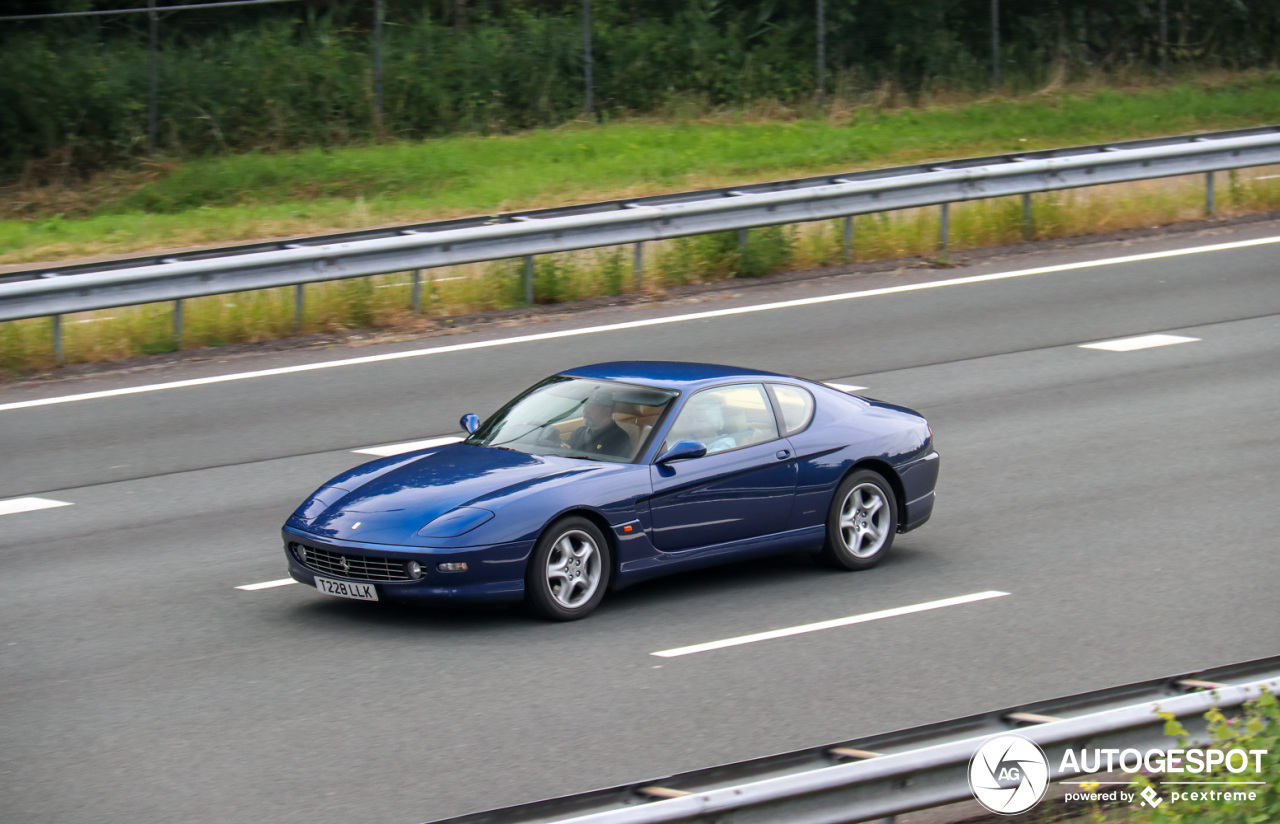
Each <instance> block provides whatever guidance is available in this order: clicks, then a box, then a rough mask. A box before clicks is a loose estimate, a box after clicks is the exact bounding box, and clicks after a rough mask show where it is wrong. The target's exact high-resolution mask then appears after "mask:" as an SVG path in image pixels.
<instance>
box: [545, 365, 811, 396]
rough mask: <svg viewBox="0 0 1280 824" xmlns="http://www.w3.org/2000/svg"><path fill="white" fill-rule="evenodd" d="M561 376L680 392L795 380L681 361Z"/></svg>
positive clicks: (604, 367)
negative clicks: (705, 387)
mask: <svg viewBox="0 0 1280 824" xmlns="http://www.w3.org/2000/svg"><path fill="white" fill-rule="evenodd" d="M560 374H562V375H568V376H570V377H575V378H595V379H597V380H610V381H621V382H623V383H638V384H643V385H645V386H655V387H662V388H664V389H680V390H696V389H701V388H702V387H704V386H714V385H716V384H722V383H731V382H734V381H739V380H741V381H758V380H762V379H766V378H784V379H787V380H795V378H792V377H791V376H789V375H780V374H778V373H777V372H764V371H762V370H759V369H744V368H742V367H740V366H722V365H720V364H714V363H687V362H684V361H612V362H610V363H593V364H590V365H587V366H579V367H577V368H576V369H566V370H564V371H563V372H561V373H560Z"/></svg>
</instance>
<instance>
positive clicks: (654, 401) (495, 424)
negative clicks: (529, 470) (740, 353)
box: [466, 375, 676, 463]
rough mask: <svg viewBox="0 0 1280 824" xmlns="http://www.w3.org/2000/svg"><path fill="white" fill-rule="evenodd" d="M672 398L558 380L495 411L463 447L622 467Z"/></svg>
mask: <svg viewBox="0 0 1280 824" xmlns="http://www.w3.org/2000/svg"><path fill="white" fill-rule="evenodd" d="M675 396H676V393H675V392H670V391H667V390H663V389H651V388H649V387H645V386H634V385H632V384H626V383H618V382H616V381H600V380H587V379H585V378H569V377H565V376H563V375H557V376H555V377H552V378H547V379H546V380H545V381H543V382H542V383H539V384H538V385H537V386H534V387H533V388H532V389H530V390H529V391H528V392H525V393H524V394H523V395H521V396H520V397H518V398H516V399H515V400H513V401H512V402H511V403H509V404H507V405H506V406H504V407H503V408H502V409H500V410H498V411H497V412H496V413H494V415H493V417H491V418H489V420H487V421H485V422H484V424H483V425H482V426H481V427H480V428H479V429H477V430H476V431H475V432H474V433H473V434H472V435H471V437H469V438H467V440H466V442H467V443H469V444H473V445H475V446H490V447H501V448H503V449H514V450H516V451H518V452H528V453H530V454H532V455H564V456H567V457H570V458H590V459H592V460H599V461H612V462H615V463H627V462H629V461H632V460H634V459H635V457H636V455H638V454H640V452H641V451H642V450H643V449H644V445H645V444H646V443H647V442H648V440H649V435H650V433H651V432H652V431H653V427H654V425H655V424H657V422H658V421H659V420H660V419H661V417H662V413H663V412H665V411H666V409H667V406H668V405H669V404H670V403H671V400H672V398H674V397H675Z"/></svg>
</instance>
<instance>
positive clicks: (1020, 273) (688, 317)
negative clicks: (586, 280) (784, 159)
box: [0, 237, 1280, 412]
mask: <svg viewBox="0 0 1280 824" xmlns="http://www.w3.org/2000/svg"><path fill="white" fill-rule="evenodd" d="M1274 243H1280V237H1267V238H1258V239H1255V240H1238V241H1233V242H1231V243H1215V244H1213V245H1210V246H1195V247H1192V248H1189V249H1171V250H1167V251H1164V252H1146V253H1144V254H1139V255H1126V256H1124V257H1114V258H1104V259H1102V260H1087V261H1080V262H1078V263H1061V264H1057V265H1055V266H1038V267H1036V268H1034V269H1017V270H1014V271H1011V272H994V273H992V274H989V275H971V276H969V277H963V278H952V279H951V280H935V281H930V282H928V283H912V284H904V285H902V286H888V287H884V288H882V289H866V290H864V291H860V292H842V293H840V294H836V295H823V296H819V297H812V298H800V299H797V300H784V301H777V302H775V303H759V304H755V305H752V306H739V307H736V308H733V309H715V310H711V311H707V312H691V313H689V314H685V315H670V316H667V317H662V318H649V319H647V320H633V321H626V322H623V323H609V324H605V325H602V326H586V327H582V328H578V329H563V330H561V331H559V332H542V333H539V334H536V335H516V336H514V337H510V338H498V339H496V340H483V341H473V342H471V343H457V344H452V345H450V346H435V347H431V348H428V349H412V350H410V351H407V352H389V353H387V354H383V355H368V356H365V357H361V358H347V359H345V360H336V361H324V362H322V363H306V364H300V365H297V366H282V367H279V368H276V369H261V370H258V371H255V372H237V373H234V374H230V375H215V376H213V377H209V378H192V379H190V380H184V381H171V382H169V383H153V384H148V385H146V386H129V387H125V388H122V389H106V390H103V391H100V392H85V393H83V394H80V395H63V396H61V397H56V398H41V399H39V400H33V401H16V402H13V403H5V404H0V412H6V411H10V410H15V409H29V408H31V407H35V406H52V405H54V404H60V403H74V402H76V401H89V400H97V399H99V398H114V397H119V396H121V395H137V394H139V393H142V392H158V391H160V390H163V389H184V388H187V387H192V386H205V385H208V384H213V383H226V382H228V381H241V380H249V379H251V378H266V377H273V376H276V375H290V374H294V373H297V372H312V371H315V370H317V369H333V368H335V367H339V366H357V365H361V364H367V363H381V362H383V361H393V360H400V359H402V358H420V357H423V356H426V355H443V354H447V353H449V352H466V351H470V350H474V349H489V348H492V347H496V346H513V345H515V344H520V343H533V342H535V341H545V340H555V339H556V338H572V337H578V336H580V335H594V334H598V333H600V332H616V331H620V330H624V329H640V328H643V327H646V326H661V325H663V324H667V323H683V322H685V321H692V320H706V319H708V318H722V317H729V316H731V315H747V314H751V313H753V312H767V311H770V310H773V309H790V308H794V307H798V306H814V305H817V304H822V303H834V302H837V301H844V300H856V299H860V298H869V297H876V296H879V295H895V294H901V293H904V292H920V291H924V290H926V289H939V288H942V287H944V286H962V285H965V284H970V283H986V282H989V281H996V280H1010V279H1012V278H1022V277H1029V276H1031V275H1044V274H1049V273H1052V272H1070V271H1075V270H1079V269H1094V268H1097V267H1101V266H1114V265H1117V264H1123V263H1138V262H1142V261H1149V260H1162V259H1164V258H1172V257H1180V256H1182V255H1198V254H1204V253H1207V252H1223V251H1228V250H1232V249H1245V248H1248V247H1251V246H1265V245H1267V244H1274Z"/></svg>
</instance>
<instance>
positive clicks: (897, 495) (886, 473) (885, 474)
mask: <svg viewBox="0 0 1280 824" xmlns="http://www.w3.org/2000/svg"><path fill="white" fill-rule="evenodd" d="M860 469H870V470H871V471H872V472H875V473H876V474H877V475H879V476H880V477H882V478H884V479H885V480H886V481H888V482H889V486H890V487H892V488H893V498H894V500H895V501H896V502H897V510H898V511H897V513H896V514H897V516H898V526H899V527H901V526H902V524H904V523H906V517H907V500H906V499H907V491H906V488H905V487H903V485H902V478H900V477H898V473H897V472H896V471H895V470H894V468H893V467H892V466H891V465H890V464H889V463H887V462H886V461H882V460H880V459H878V458H863V459H862V460H860V461H857V462H856V463H854V464H853V465H852V466H850V467H849V469H848V471H847V472H845V473H844V475H842V476H841V477H840V482H841V483H843V482H844V479H845V478H847V477H849V476H850V475H852V474H853V473H855V472H857V471H858V470H860ZM838 485H839V484H837V486H838Z"/></svg>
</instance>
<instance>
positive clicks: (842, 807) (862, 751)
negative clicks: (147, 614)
mask: <svg viewBox="0 0 1280 824" xmlns="http://www.w3.org/2000/svg"><path fill="white" fill-rule="evenodd" d="M1263 689H1266V690H1268V691H1270V692H1272V693H1273V694H1275V693H1277V692H1280V656H1275V657H1271V658H1262V659H1258V660H1255V661H1248V662H1244V663H1241V664H1234V665H1232V666H1228V667H1220V668H1217V669H1212V670H1203V671H1200V672H1195V673H1185V674H1182V675H1176V676H1170V677H1168V678H1161V679H1156V680H1153V681H1144V682H1140V683H1135V684H1128V685H1124V686H1120V687H1113V688H1110V689H1105V690H1098V691H1096V692H1090V693H1084V694H1080V695H1075V696H1070V697H1066V698H1060V699H1056V700H1053V701H1045V702H1041V703H1038V704H1031V705H1027V706H1024V707H1019V708H1013V709H1005V710H1000V711H998V712H992V713H984V714H982V715H974V716H969V717H967V718H960V719H955V720H952V721H946V722H942V723H938V724H930V725H927V726H923V727H916V728H912V729H908V730H902V731H899V732H893V733H888V734H885V735H878V736H872V737H869V738H864V739H859V740H855V741H845V742H841V743H837V744H829V745H826V746H822V747H814V748H810V749H806V750H799V751H796V752H790V753H783V754H780V755H775V756H770V757H766V758H761V759H756V760H753V761H745V762H741V763H738V764H729V765H725V766H722V767H715V768H712V769H708V770H699V771H696V772H690V773H683V774H680V775H672V776H666V777H662V778H655V779H652V780H649V781H642V782H637V783H634V784H628V785H625V786H621V787H612V788H609V789H602V790H594V791H591V792H586V793H581V794H578V795H571V796H565V797H562V798H556V799H551V800H547V801H539V802H535V803H532V804H522V805H518V806H515V807H506V808H502V809H497V810H490V811H486V812H480V813H472V814H469V815H463V816H458V817H455V818H447V819H439V820H437V821H434V822H431V824H658V822H708V824H709V823H710V822H715V824H756V822H759V823H760V824H764V822H773V823H775V824H776V822H782V821H785V822H787V824H836V822H858V821H869V820H876V819H883V818H886V817H889V816H896V815H901V814H904V813H908V812H912V811H915V810H921V809H927V808H930V807H937V806H941V805H944V804H951V803H955V802H959V801H966V800H971V799H972V798H973V795H972V791H971V790H970V788H969V783H968V767H969V761H970V759H971V758H973V755H974V753H975V752H976V751H977V749H978V747H979V746H981V744H982V743H983V742H984V741H986V740H987V739H988V738H989V737H990V736H992V735H996V734H999V733H1003V732H1011V731H1017V732H1018V734H1020V735H1022V736H1024V737H1026V738H1029V739H1031V740H1032V741H1034V742H1036V743H1037V744H1038V745H1039V746H1040V747H1041V748H1042V749H1043V750H1044V752H1045V755H1046V756H1047V757H1048V761H1049V765H1050V771H1051V775H1050V778H1051V780H1053V781H1060V780H1062V779H1065V778H1072V777H1076V776H1079V775H1081V774H1082V773H1079V772H1066V773H1063V772H1059V771H1058V769H1057V766H1055V765H1058V766H1060V765H1061V762H1062V756H1063V753H1064V751H1065V750H1067V749H1076V750H1079V749H1083V748H1095V747H1096V748H1115V749H1117V750H1123V749H1128V748H1134V749H1138V750H1140V751H1146V750H1148V749H1150V750H1162V751H1163V750H1167V749H1169V748H1171V747H1178V746H1180V745H1179V743H1178V742H1177V741H1175V740H1174V739H1173V738H1172V737H1169V736H1166V735H1165V734H1164V725H1165V718H1164V715H1165V714H1168V715H1173V716H1174V717H1176V718H1177V719H1179V721H1180V722H1181V723H1182V724H1183V726H1184V727H1185V728H1186V730H1187V731H1188V733H1189V734H1190V736H1191V738H1192V741H1193V742H1195V743H1196V744H1197V745H1203V744H1205V743H1207V725H1206V723H1205V721H1204V719H1203V715H1204V713H1206V712H1207V711H1209V710H1210V709H1212V708H1214V707H1217V708H1220V709H1230V708H1233V707H1239V706H1240V705H1242V704H1244V703H1245V702H1247V701H1252V700H1255V699H1257V698H1258V697H1260V695H1261V692H1262V690H1263ZM1192 690H1200V691H1195V692H1192ZM1157 713H1160V714H1157Z"/></svg>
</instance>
